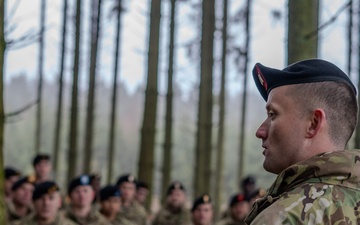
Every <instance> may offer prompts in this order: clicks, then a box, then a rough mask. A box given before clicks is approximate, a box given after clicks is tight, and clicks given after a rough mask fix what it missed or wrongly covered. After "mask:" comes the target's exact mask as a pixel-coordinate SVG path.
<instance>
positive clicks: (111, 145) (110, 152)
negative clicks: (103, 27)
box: [107, 0, 122, 183]
mask: <svg viewBox="0 0 360 225" xmlns="http://www.w3.org/2000/svg"><path fill="white" fill-rule="evenodd" d="M117 2H118V3H117V4H118V5H117V25H116V38H115V46H116V47H115V55H114V81H113V90H112V102H111V115H110V135H109V149H108V161H109V164H108V174H107V182H108V183H111V180H112V177H113V169H114V168H113V163H114V156H115V154H114V153H115V143H114V139H115V133H116V103H117V100H116V99H117V80H118V73H119V69H118V65H119V48H120V31H121V13H122V4H121V0H117Z"/></svg>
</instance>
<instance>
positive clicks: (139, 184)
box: [136, 181, 149, 189]
mask: <svg viewBox="0 0 360 225" xmlns="http://www.w3.org/2000/svg"><path fill="white" fill-rule="evenodd" d="M136 188H145V189H149V185H148V184H147V183H145V182H144V181H137V182H136Z"/></svg>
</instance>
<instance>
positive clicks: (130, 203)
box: [116, 174, 147, 225]
mask: <svg viewBox="0 0 360 225" xmlns="http://www.w3.org/2000/svg"><path fill="white" fill-rule="evenodd" d="M116 185H117V186H118V187H119V190H120V192H121V203H122V207H121V212H120V215H121V216H122V217H125V218H126V219H128V220H130V221H131V222H133V223H134V224H137V225H146V223H147V214H146V210H145V208H144V207H143V206H141V205H140V204H139V203H138V202H137V201H136V200H135V192H136V180H135V177H134V176H133V175H131V174H125V175H123V176H120V177H119V179H118V181H117V183H116Z"/></svg>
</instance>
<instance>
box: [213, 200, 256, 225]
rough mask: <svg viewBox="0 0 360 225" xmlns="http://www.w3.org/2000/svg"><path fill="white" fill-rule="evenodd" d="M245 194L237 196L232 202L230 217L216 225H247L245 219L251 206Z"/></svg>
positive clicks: (228, 211) (229, 210)
mask: <svg viewBox="0 0 360 225" xmlns="http://www.w3.org/2000/svg"><path fill="white" fill-rule="evenodd" d="M245 198H246V197H245V194H236V195H234V196H233V197H232V198H231V200H230V205H229V209H228V210H227V213H228V215H227V216H226V217H225V218H223V219H222V220H220V221H219V222H218V223H217V224H216V225H246V223H245V221H244V219H245V217H246V216H247V214H248V213H249V211H250V204H249V202H248V201H247V200H246V199H245Z"/></svg>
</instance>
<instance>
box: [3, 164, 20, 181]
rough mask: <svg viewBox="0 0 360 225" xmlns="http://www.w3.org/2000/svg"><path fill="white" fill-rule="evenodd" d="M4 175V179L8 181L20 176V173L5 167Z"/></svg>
mask: <svg viewBox="0 0 360 225" xmlns="http://www.w3.org/2000/svg"><path fill="white" fill-rule="evenodd" d="M4 173H5V179H9V178H10V177H12V176H20V175H21V173H20V171H18V170H16V169H15V168H12V167H6V168H5V170H4Z"/></svg>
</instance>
